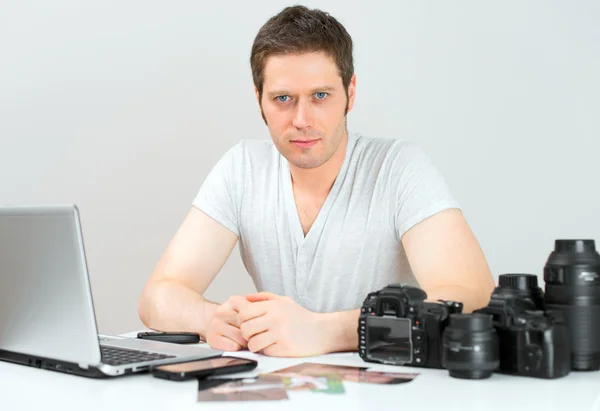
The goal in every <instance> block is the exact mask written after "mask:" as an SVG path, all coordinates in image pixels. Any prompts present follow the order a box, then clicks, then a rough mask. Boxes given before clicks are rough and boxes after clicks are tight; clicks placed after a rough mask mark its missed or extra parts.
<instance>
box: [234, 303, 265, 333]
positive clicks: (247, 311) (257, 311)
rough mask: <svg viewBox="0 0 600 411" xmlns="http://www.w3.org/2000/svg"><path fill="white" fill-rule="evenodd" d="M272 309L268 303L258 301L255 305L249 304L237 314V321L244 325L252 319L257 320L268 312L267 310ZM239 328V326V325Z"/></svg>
mask: <svg viewBox="0 0 600 411" xmlns="http://www.w3.org/2000/svg"><path fill="white" fill-rule="evenodd" d="M271 307H272V304H271V303H270V302H269V301H260V302H256V303H249V305H248V306H246V307H245V308H244V309H243V310H241V311H240V312H239V314H238V319H239V321H240V323H242V324H243V323H245V322H246V321H249V320H252V319H253V318H258V317H261V316H263V315H265V314H266V313H268V312H269V309H270V308H271ZM240 327H241V325H240Z"/></svg>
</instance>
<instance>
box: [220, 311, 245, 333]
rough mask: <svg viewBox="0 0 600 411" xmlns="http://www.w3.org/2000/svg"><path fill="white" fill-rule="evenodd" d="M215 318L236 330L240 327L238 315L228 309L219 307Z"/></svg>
mask: <svg viewBox="0 0 600 411" xmlns="http://www.w3.org/2000/svg"><path fill="white" fill-rule="evenodd" d="M215 318H216V319H217V320H219V321H221V322H224V323H226V324H230V325H232V326H234V327H237V328H240V325H241V323H242V322H241V321H240V315H239V314H238V313H237V312H236V311H234V310H232V309H231V308H229V307H221V309H219V311H218V312H217V314H216V315H215Z"/></svg>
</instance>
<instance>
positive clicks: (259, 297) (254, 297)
mask: <svg viewBox="0 0 600 411" xmlns="http://www.w3.org/2000/svg"><path fill="white" fill-rule="evenodd" d="M280 298H282V296H280V295H277V294H273V293H269V292H266V291H263V292H261V293H256V294H248V295H247V296H246V300H248V301H250V302H252V303H255V302H258V301H267V300H279V299H280Z"/></svg>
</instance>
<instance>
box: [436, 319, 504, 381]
mask: <svg viewBox="0 0 600 411" xmlns="http://www.w3.org/2000/svg"><path fill="white" fill-rule="evenodd" d="M442 344H443V350H442V366H443V367H444V368H446V369H447V370H448V371H449V373H450V376H451V377H454V378H465V379H472V380H474V379H484V378H489V377H490V376H491V375H492V372H493V371H494V370H496V369H497V368H498V366H499V365H500V347H499V342H498V334H497V333H496V329H495V328H494V326H493V324H492V316H491V315H490V314H478V313H475V314H452V315H450V324H449V325H448V327H446V329H445V330H444V335H443V337H442Z"/></svg>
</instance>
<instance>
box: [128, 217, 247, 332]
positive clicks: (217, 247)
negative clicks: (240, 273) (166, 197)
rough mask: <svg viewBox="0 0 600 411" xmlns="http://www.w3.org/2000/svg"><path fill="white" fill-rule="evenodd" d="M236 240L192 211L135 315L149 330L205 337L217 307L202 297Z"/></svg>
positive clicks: (148, 286)
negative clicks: (187, 333) (192, 332)
mask: <svg viewBox="0 0 600 411" xmlns="http://www.w3.org/2000/svg"><path fill="white" fill-rule="evenodd" d="M236 242H237V236H236V235H235V234H234V233H233V232H231V231H230V230H228V229H227V228H225V227H223V226H222V225H221V224H219V223H218V222H216V221H215V220H213V219H212V218H210V217H209V216H207V215H206V214H205V213H203V212H202V211H200V210H198V209H197V208H195V207H192V209H191V210H190V212H189V213H188V215H187V217H186V218H185V220H184V222H183V224H182V225H181V227H180V228H179V230H178V231H177V233H176V234H175V236H174V238H173V239H172V241H171V243H170V244H169V246H168V247H167V250H166V251H165V252H164V254H163V255H162V257H161V258H160V260H159V262H158V264H157V266H156V268H155V270H154V272H153V273H152V276H151V277H150V279H149V280H148V282H147V284H146V286H145V287H144V290H143V292H142V295H141V298H140V301H139V307H138V312H139V316H140V319H141V320H142V322H143V323H144V324H145V325H146V326H147V327H149V328H153V329H157V330H162V331H181V330H187V331H195V332H198V333H199V334H200V335H202V336H203V337H205V338H206V334H207V330H208V325H209V323H210V321H211V320H212V319H213V317H214V315H215V313H216V311H217V309H218V307H219V306H218V305H217V304H215V303H212V302H210V301H208V300H206V299H204V298H203V297H202V294H204V292H205V291H206V289H207V288H208V286H209V285H210V283H211V282H212V280H213V279H214V278H215V276H216V275H217V273H218V272H219V271H220V270H221V268H222V267H223V265H224V264H225V262H226V261H227V258H228V257H229V255H230V254H231V251H232V249H233V247H234V246H235V244H236Z"/></svg>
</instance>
